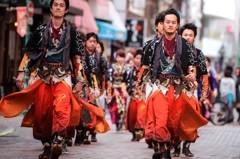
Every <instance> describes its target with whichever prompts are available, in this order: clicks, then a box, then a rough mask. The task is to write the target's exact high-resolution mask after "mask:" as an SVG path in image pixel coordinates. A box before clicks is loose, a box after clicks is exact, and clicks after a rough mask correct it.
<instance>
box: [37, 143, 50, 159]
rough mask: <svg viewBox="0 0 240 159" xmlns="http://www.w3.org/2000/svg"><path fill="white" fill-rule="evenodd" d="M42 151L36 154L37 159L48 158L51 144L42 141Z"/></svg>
mask: <svg viewBox="0 0 240 159" xmlns="http://www.w3.org/2000/svg"><path fill="white" fill-rule="evenodd" d="M43 149H44V152H43V153H42V154H40V155H39V156H38V158H39V159H49V158H50V156H51V144H50V143H44V148H43Z"/></svg>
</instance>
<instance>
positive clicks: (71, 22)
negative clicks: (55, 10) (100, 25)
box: [67, 20, 77, 29]
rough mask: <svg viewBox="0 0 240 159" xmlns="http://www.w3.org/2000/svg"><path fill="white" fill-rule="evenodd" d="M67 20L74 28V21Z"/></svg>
mask: <svg viewBox="0 0 240 159" xmlns="http://www.w3.org/2000/svg"><path fill="white" fill-rule="evenodd" d="M67 22H68V23H69V25H71V26H72V27H74V28H75V29H76V28H77V26H76V24H75V22H73V21H71V20H67Z"/></svg>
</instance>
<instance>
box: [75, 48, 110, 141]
mask: <svg viewBox="0 0 240 159" xmlns="http://www.w3.org/2000/svg"><path fill="white" fill-rule="evenodd" d="M83 64H84V70H85V71H84V74H85V82H86V85H85V88H84V89H85V90H86V91H85V96H86V97H87V98H88V99H89V101H91V102H92V103H94V105H96V106H97V102H96V98H95V96H94V92H95V90H99V91H100V89H101V90H102V92H103V90H104V89H105V85H106V81H107V80H108V79H109V74H107V77H105V74H106V72H108V64H107V61H106V59H105V57H104V55H103V54H101V53H99V52H98V51H97V50H95V51H94V52H93V54H90V53H89V52H88V51H87V50H85V57H84V58H83ZM101 109H102V108H101ZM85 113H88V111H87V110H85ZM90 114H91V119H92V121H91V122H89V123H86V122H85V121H83V123H84V124H85V125H83V133H84V135H85V136H84V141H83V142H84V144H90V143H91V141H92V142H97V139H96V133H95V132H94V129H95V126H96V124H97V116H96V115H95V114H94V113H92V112H90ZM77 131H79V130H77ZM90 133H91V134H92V139H91V141H90V140H89V139H88V136H89V134H90Z"/></svg>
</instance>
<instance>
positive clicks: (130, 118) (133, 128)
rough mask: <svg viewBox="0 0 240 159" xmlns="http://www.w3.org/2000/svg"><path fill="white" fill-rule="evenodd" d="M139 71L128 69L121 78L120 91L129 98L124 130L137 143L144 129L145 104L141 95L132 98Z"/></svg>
mask: <svg viewBox="0 0 240 159" xmlns="http://www.w3.org/2000/svg"><path fill="white" fill-rule="evenodd" d="M140 69H141V68H139V69H137V68H136V67H135V66H133V67H129V68H128V69H127V70H126V71H125V73H124V76H123V80H122V91H123V92H125V91H127V92H128V94H129V95H130V96H131V101H130V103H129V106H128V110H127V115H126V124H125V130H129V131H130V132H131V133H132V134H133V139H132V141H134V138H135V139H136V140H137V141H139V140H140V139H141V138H142V133H143V129H144V125H145V123H144V121H145V112H146V103H145V101H144V98H143V95H142V94H138V95H136V96H134V94H133V92H134V91H135V89H137V88H136V87H138V86H137V84H138V83H137V80H138V78H139V75H140Z"/></svg>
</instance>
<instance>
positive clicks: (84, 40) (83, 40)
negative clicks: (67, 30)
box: [78, 30, 87, 42]
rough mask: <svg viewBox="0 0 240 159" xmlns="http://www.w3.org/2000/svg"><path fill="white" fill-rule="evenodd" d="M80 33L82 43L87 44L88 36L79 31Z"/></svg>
mask: <svg viewBox="0 0 240 159" xmlns="http://www.w3.org/2000/svg"><path fill="white" fill-rule="evenodd" d="M78 32H79V33H80V36H81V39H82V42H86V41H87V36H86V34H85V33H84V32H82V31H81V30H78Z"/></svg>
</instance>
